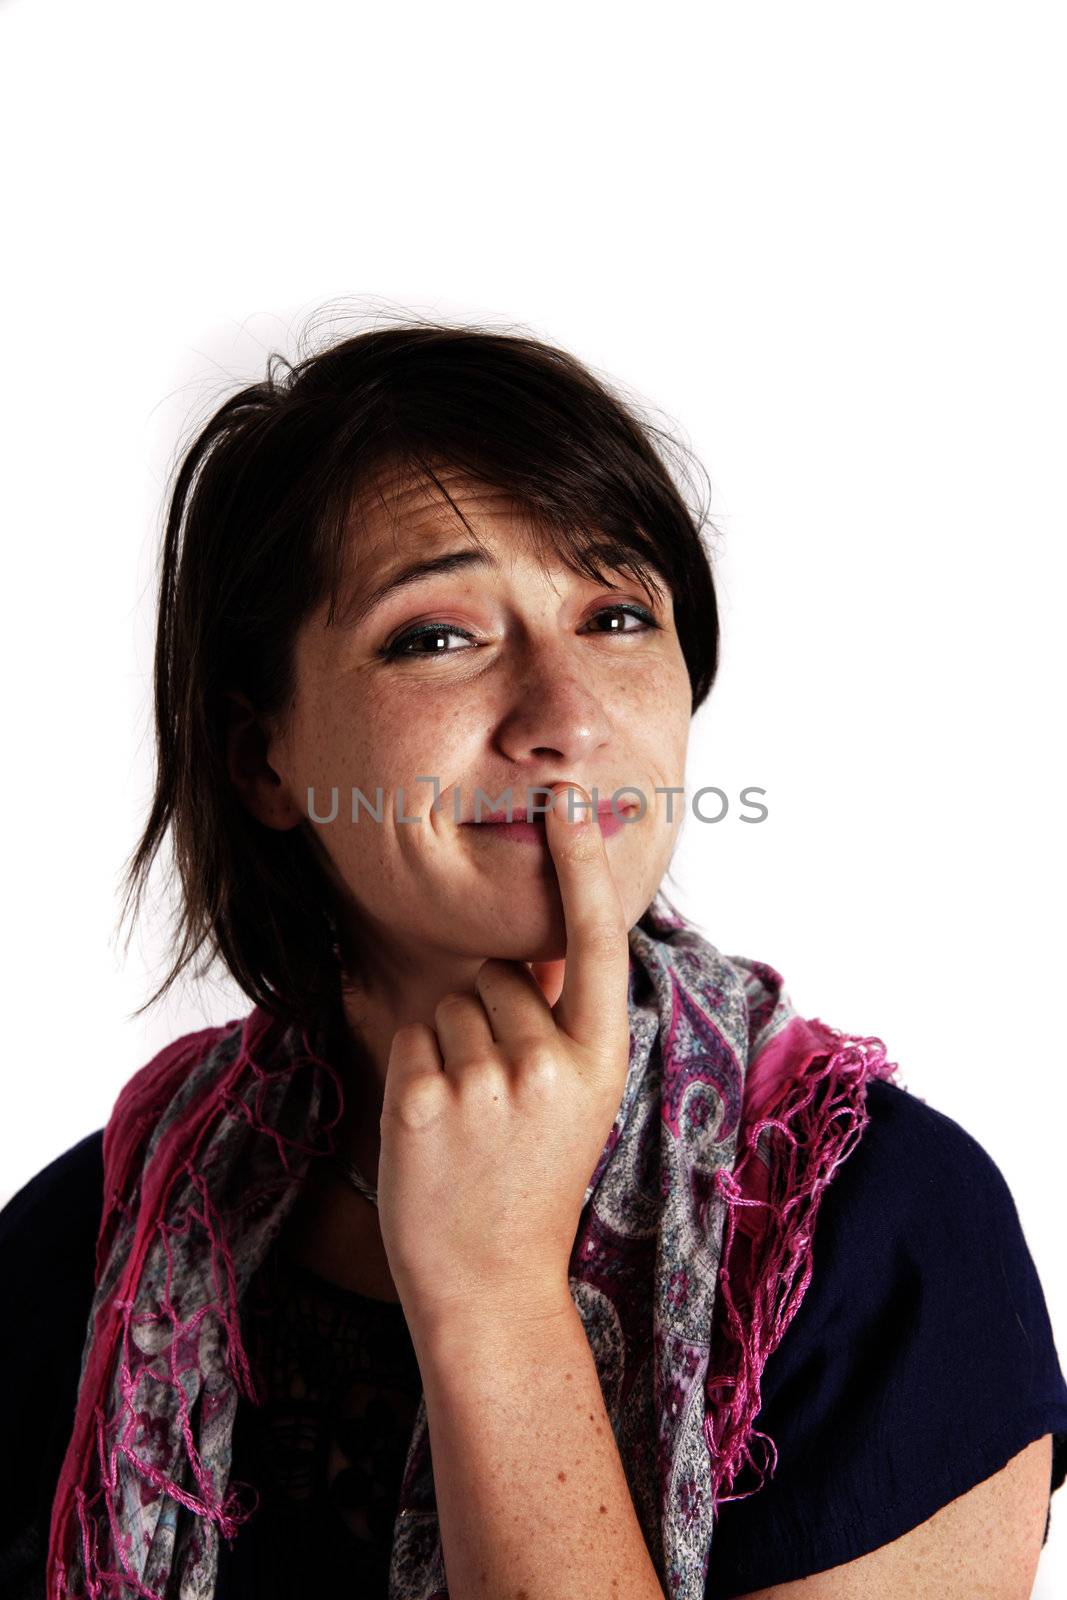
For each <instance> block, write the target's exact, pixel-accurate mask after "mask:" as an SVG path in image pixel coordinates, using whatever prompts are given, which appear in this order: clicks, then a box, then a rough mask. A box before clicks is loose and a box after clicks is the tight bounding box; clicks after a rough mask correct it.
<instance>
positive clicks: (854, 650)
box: [0, 0, 1067, 1600]
mask: <svg viewBox="0 0 1067 1600" xmlns="http://www.w3.org/2000/svg"><path fill="white" fill-rule="evenodd" d="M1065 66H1067V62H1065V51H1064V38H1063V22H1062V13H1060V12H1059V8H1057V7H1054V6H1052V5H1048V6H1041V5H1035V4H1026V3H1020V0H1014V3H1012V4H1011V5H1008V4H1000V5H982V4H974V3H971V4H963V3H962V0H960V3H958V4H955V5H950V4H945V3H939V0H923V3H922V4H915V3H910V0H908V3H899V0H898V3H897V4H896V5H893V6H880V7H874V6H864V5H855V4H836V5H831V4H825V3H813V4H808V5H804V6H795V5H788V4H781V3H771V4H763V5H759V6H752V5H743V4H733V5H715V4H711V5H705V6H703V7H700V8H697V7H695V6H692V5H686V6H682V5H679V4H674V3H660V4H658V5H656V6H654V7H651V8H645V7H642V8H640V9H637V8H634V10H633V11H632V12H628V11H626V10H625V9H621V8H620V7H619V5H618V4H617V3H616V4H612V5H607V4H595V5H593V4H569V5H566V6H561V5H558V4H554V3H553V4H545V3H544V0H542V3H541V4H539V5H538V6H536V7H527V6H523V7H508V6H503V5H500V4H494V5H488V4H484V5H483V4H478V5H474V4H470V3H459V4H453V5H450V6H440V5H426V4H405V5H403V6H380V7H377V8H375V9H368V8H360V7H343V6H341V5H339V4H334V5H330V6H327V5H323V4H309V3H307V0H305V3H304V4H303V5H302V6H301V7H299V8H297V7H294V6H292V5H284V6H283V5H279V4H273V3H264V0H258V3H257V4H256V5H254V6H252V5H235V4H233V3H227V0H212V3H211V4H210V5H207V4H203V3H202V0H195V3H191V0H186V3H185V4H184V5H183V6H181V7H178V8H175V7H168V8H156V7H146V6H144V5H143V4H132V3H131V4H122V5H118V4H114V3H110V0H109V3H103V4H101V3H99V0H97V3H96V4H93V5H88V6H87V5H85V4H83V3H79V4H77V5H75V4H63V5H57V4H47V3H37V4H31V3H29V0H14V3H12V0H8V3H6V4H4V5H3V6H2V7H0V107H2V111H0V118H2V127H0V134H2V145H3V150H4V160H3V174H2V183H3V205H2V226H3V229H4V233H5V243H4V247H3V252H2V257H0V274H2V280H0V281H2V286H3V312H4V316H3V346H2V352H3V372H2V383H0V407H2V418H0V422H2V441H3V468H2V474H0V500H2V504H0V515H2V525H3V528H4V557H5V562H4V565H5V569H6V582H5V583H4V600H3V620H4V626H3V650H4V684H5V690H6V693H5V703H4V723H3V734H4V738H3V748H4V753H5V756H6V763H5V767H6V770H5V775H4V796H5V800H6V825H5V828H4V834H3V838H4V858H5V890H6V893H5V901H6V914H5V918H4V923H5V934H6V946H7V948H6V953H5V960H4V975H5V980H6V984H7V990H6V996H5V1002H6V1003H5V1009H4V1047H5V1057H6V1060H5V1080H4V1096H5V1114H4V1116H3V1119H2V1124H0V1138H2V1152H0V1160H2V1168H0V1191H2V1198H3V1199H6V1198H7V1197H8V1196H9V1195H11V1194H12V1193H13V1192H14V1191H15V1190H16V1189H17V1188H19V1187H20V1186H21V1185H22V1184H23V1183H24V1182H26V1181H27V1180H28V1179H29V1178H30V1177H31V1175H33V1174H34V1173H35V1172H37V1171H38V1170H39V1169H40V1168H41V1167H42V1166H43V1165H44V1164H46V1163H47V1162H48V1161H50V1160H51V1159H53V1158H54V1157H55V1156H56V1155H58V1154H59V1153H60V1152H61V1151H63V1150H65V1149H67V1148H68V1147H69V1146H70V1145H71V1144H73V1143H74V1142H75V1141H77V1140H78V1139H80V1138H81V1137H82V1136H83V1135H85V1134H86V1133H88V1132H90V1131H92V1130H94V1129H96V1128H99V1127H101V1126H102V1125H103V1124H104V1122H105V1121H106V1120H107V1117H108V1115H109V1112H110V1109H111V1106H112V1104H113V1102H114V1099H115V1096H116V1095H117V1093H118V1091H119V1089H120V1088H121V1086H122V1085H123V1083H124V1082H125V1081H126V1079H127V1078H128V1077H129V1076H130V1074H131V1073H132V1072H134V1071H135V1070H136V1069H137V1068H138V1067H140V1066H141V1065H143V1063H144V1062H145V1061H147V1060H148V1058H149V1057H150V1056H151V1055H152V1054H153V1053H154V1052H155V1051H156V1050H157V1049H159V1048H160V1047H161V1046H162V1045H163V1044H165V1043H167V1042H168V1041H169V1040H171V1039H172V1038H174V1037H175V1036H176V1035H177V1034H178V1033H180V1032H185V1031H187V1030H188V1029H190V1028H194V1027H200V1026H203V1025H204V1024H205V1022H211V1021H224V1020H227V1019H229V1018H231V1017H235V1016H237V1015H240V1014H242V1013H243V1012H244V1011H246V1010H247V1009H248V1004H247V1002H246V1001H245V999H244V997H243V996H241V995H240V994H239V993H237V992H236V990H235V989H234V988H233V987H232V985H230V984H229V983H227V982H222V981H220V982H218V983H217V984H215V985H214V986H205V987H202V988H201V989H199V990H195V991H194V990H193V989H191V988H189V987H186V988H184V989H183V990H182V991H181V992H180V993H178V994H175V995H173V996H172V998H171V1000H170V1001H169V1002H168V1003H165V1004H163V1005H160V1006H158V1007H157V1008H156V1009H155V1010H154V1011H153V1012H152V1013H150V1014H149V1015H148V1016H146V1017H144V1018H141V1019H137V1020H131V1013H132V1012H133V1011H134V1009H135V1008H136V1007H137V1006H139V1005H140V1004H141V1003H142V1002H143V1001H144V1000H145V999H146V998H147V995H148V993H149V992H150V986H151V985H152V984H153V982H154V980H156V979H157V978H158V977H159V976H160V975H161V974H162V970H163V967H162V965H161V963H162V960H163V955H164V950H165V939H166V924H165V920H164V918H163V917H162V915H160V916H158V917H156V918H155V919H154V920H153V919H151V918H148V919H146V921H145V923H144V925H143V928H142V930H141V934H140V935H139V936H135V938H134V940H133V942H132V943H131V944H130V946H129V951H128V954H126V955H124V953H123V949H122V944H121V940H120V939H119V937H118V934H117V932H116V919H117V915H118V900H117V897H116V891H117V885H118V881H119V874H120V870H121V867H122V865H123V862H124V860H125V857H126V855H127V852H128V851H129V850H130V849H131V848H132V845H133V843H134V841H135V839H136V837H137V833H138V831H139V829H140V827H141V825H142V822H143V817H144V811H145V806H146V803H147V798H148V795H149V792H150V782H151V771H152V767H151V762H152V735H151V722H150V668H151V642H152V630H153V626H154V616H153V598H154V596H153V563H154V559H155V550H156V545H157V540H158V530H159V519H160V514H161V496H162V492H163V488H164V484H165V480H166V476H167V473H168V471H169V470H170V468H171V466H172V464H173V462H174V460H175V455H176V451H177V449H178V446H179V443H180V440H181V439H182V438H183V437H187V436H188V435H189V433H190V432H191V430H192V428H193V427H194V426H195V424H196V423H197V422H198V421H202V420H203V419H204V418H205V417H206V416H207V414H208V412H209V411H210V410H211V409H213V407H214V406H215V405H216V404H218V403H219V402H220V401H221V400H222V399H223V398H224V397H225V396H227V395H228V394H229V393H231V392H232V391H233V389H234V388H236V387H237V386H238V385H240V384H243V383H247V382H250V381H252V380H253V379H255V378H256V377H257V376H258V375H259V374H260V373H261V372H262V371H263V366H264V362H265V359H266V356H267V353H268V351H269V350H271V349H280V350H282V351H284V352H286V353H288V354H290V355H292V354H293V353H294V340H295V338H296V337H297V335H298V333H299V331H300V330H301V328H302V327H303V326H304V325H305V324H306V322H307V320H308V319H309V318H310V317H311V316H312V315H313V314H315V313H319V314H320V315H321V314H322V308H323V307H324V306H326V305H327V304H328V305H329V307H330V312H329V314H330V315H333V316H335V317H336V319H337V322H336V326H337V329H338V332H339V333H341V332H354V331H358V329H359V328H360V327H363V326H367V325H369V322H370V320H372V318H373V316H374V313H375V309H376V308H384V309H386V310H388V311H389V312H390V313H391V314H394V315H395V314H396V313H397V312H398V311H399V312H405V311H410V312H414V313H417V314H419V315H421V316H440V317H442V318H445V319H448V318H453V319H465V320H479V321H481V322H482V323H483V324H485V325H486V326H493V327H510V328H514V329H516V330H517V331H526V332H531V333H533V334H535V335H537V336H541V337H545V338H548V339H550V340H552V341H554V342H557V343H560V344H562V345H564V346H566V347H567V348H569V349H570V350H572V351H573V352H574V353H575V354H577V355H578V356H580V357H581V358H583V359H584V360H586V361H587V362H588V363H590V364H591V365H592V366H593V367H594V368H595V369H596V370H597V371H598V372H600V373H601V374H602V375H604V376H607V377H608V378H609V379H611V380H612V381H614V382H616V383H617V384H619V385H621V386H622V387H623V388H624V391H625V392H627V393H628V394H629V395H630V397H631V398H633V399H634V400H636V401H637V402H638V403H639V404H642V405H644V406H647V407H650V408H653V410H654V412H655V413H656V415H657V416H658V419H659V420H660V421H662V422H663V423H664V424H665V425H667V426H669V427H672V428H673V429H674V430H675V431H676V432H677V433H678V434H679V436H680V437H681V438H682V439H683V440H684V441H685V442H687V443H688V444H689V445H691V447H692V448H693V449H694V450H695V451H696V453H697V455H698V457H699V458H700V459H701V461H702V462H703V463H704V465H705V467H706V469H707V471H708V473H709V474H710V478H711V481H712V484H713V486H714V496H715V498H714V504H713V513H714V516H715V520H716V523H717V526H718V527H719V529H720V531H721V534H722V549H721V556H720V566H719V592H720V597H721V607H722V618H723V626H724V650H723V654H724V658H723V666H722V670H721V676H720V678H719V681H718V684H717V686H716V688H715V690H714V692H713V695H712V699H711V702H710V704H709V705H708V706H707V707H705V709H704V710H703V711H701V712H700V713H699V715H698V717H697V720H696V723H695V725H694V730H693V740H692V758H691V762H690V785H691V788H696V787H698V786H699V785H701V784H704V783H714V784H718V785H720V786H721V787H723V788H724V789H726V791H727V792H728V793H729V794H730V795H732V796H736V795H737V793H738V792H739V790H740V789H741V788H742V787H743V786H744V785H745V784H759V785H762V786H764V787H765V788H766V789H767V791H768V798H767V803H768V806H769V808H770V816H769V818H768V820H767V822H766V823H765V824H763V825H761V826H758V827H752V826H746V825H743V824H741V823H740V822H739V821H737V820H736V811H735V813H732V814H731V815H730V816H729V817H728V818H727V820H725V821H724V822H723V823H721V824H720V825H718V826H715V827H713V826H710V825H701V824H699V823H695V822H693V821H690V822H688V823H687V824H686V828H685V831H684V833H683V838H682V843H681V845H680V848H679V850H678V852H677V854H676V856H675V861H674V865H673V868H672V879H671V881H669V882H668V883H667V885H666V887H667V889H668V892H669V893H670V894H672V896H673V897H674V898H675V900H676V901H677V902H678V903H679V904H680V905H681V906H682V908H683V909H684V910H685V911H687V913H688V914H689V915H690V916H691V917H692V918H693V919H694V920H695V921H696V922H697V923H698V925H700V926H701V927H702V929H703V930H704V931H705V932H706V933H707V934H708V936H709V937H710V938H712V939H713V941H714V942H715V943H716V944H717V945H718V946H719V947H720V948H721V949H723V950H725V951H727V952H730V953H743V954H748V955H753V956H757V957H759V958H761V959H763V960H765V961H768V962H770V963H771V964H772V965H773V966H775V967H777V968H778V969H779V970H780V971H781V972H782V973H784V974H785V976H786V979H787V983H788V987H789V990H790V993H791V995H792V997H793V999H794V1002H795V1003H796V1005H797V1006H798V1009H800V1010H801V1011H802V1012H804V1013H805V1014H807V1015H818V1016H821V1017H822V1018H824V1019H825V1020H827V1021H829V1022H832V1023H833V1024H834V1025H835V1026H838V1027H841V1028H845V1029H849V1030H853V1031H858V1032H861V1033H874V1034H877V1035H878V1036H879V1037H880V1038H882V1039H883V1040H884V1041H885V1042H886V1045H887V1047H888V1049H889V1054H890V1056H891V1057H892V1058H893V1059H895V1060H897V1061H898V1062H899V1063H900V1065H901V1081H903V1082H904V1084H905V1085H906V1086H907V1087H908V1088H910V1089H911V1090H912V1091H913V1092H914V1093H916V1094H919V1095H921V1096H922V1097H923V1098H924V1099H926V1100H927V1101H928V1102H929V1103H930V1104H932V1105H934V1106H936V1107H937V1108H939V1109H940V1110H942V1111H944V1112H946V1113H947V1114H948V1115H950V1116H952V1117H953V1118H954V1119H955V1120H956V1121H958V1122H960V1123H961V1124H962V1125H963V1126H964V1127H965V1128H967V1129H968V1130H969V1131H970V1132H971V1133H972V1134H973V1135H974V1136H975V1137H976V1138H977V1139H978V1140H979V1141H980V1142H981V1143H982V1144H983V1145H984V1147H985V1148H986V1150H987V1151H988V1152H989V1153H990V1154H991V1155H992V1156H993V1158H994V1159H995V1161H996V1162H997V1164H998V1165H999V1167H1000V1169H1001V1171H1002V1172H1003V1173H1004V1175H1005V1177H1006V1179H1007V1181H1008V1183H1009V1185H1010V1187H1011V1190H1012V1193H1013V1195H1014V1197H1015V1200H1016V1204H1017V1206H1018V1209H1019V1214H1020V1217H1021V1219H1022V1224H1023V1228H1024V1231H1025V1234H1026V1238H1027V1241H1028V1243H1029V1246H1030V1249H1031V1252H1032V1254H1033V1256H1034V1259H1035V1261H1036V1263H1037V1266H1038V1270H1039V1273H1040V1276H1041V1279H1042V1282H1043V1285H1044V1289H1045V1293H1046V1296H1047V1300H1048V1304H1049V1308H1050V1313H1051V1315H1052V1320H1053V1327H1054V1329H1055V1330H1056V1331H1057V1333H1058V1336H1059V1344H1060V1348H1061V1350H1065V1351H1067V1252H1065V1251H1064V1249H1063V1198H1062V1196H1063V1184H1062V1163H1063V1156H1062V1145H1063V1122H1064V1114H1065V1111H1067V1095H1065V1093H1064V1088H1063V1081H1064V1055H1063V1048H1062V1038H1063V1030H1062V1023H1061V1016H1060V1007H1061V1005H1062V1002H1063V994H1064V984H1063V979H1064V956H1065V951H1064V940H1063V936H1062V921H1063V913H1062V909H1061V908H1062V903H1063V890H1064V879H1063V854H1062V850H1061V837H1062V829H1063V817H1062V810H1063V787H1062V780H1061V762H1060V750H1061V747H1062V705H1061V702H1062V675H1061V664H1062V656H1061V651H1060V635H1061V615H1062V611H1063V594H1064V579H1065V576H1067V574H1065V570H1064V557H1063V547H1064V533H1065V527H1064V502H1065V490H1064V460H1063V442H1064V422H1065V414H1064V413H1065V403H1064V370H1065V361H1067V340H1065V318H1064V296H1063V285H1064V283H1065V282H1067V260H1065V250H1064V235H1063V231H1062V223H1063V213H1064V184H1063V175H1064V174H1063V152H1064V136H1065V131H1067V130H1065V127H1064V121H1065V117H1064V96H1063V92H1062V89H1063V81H1064V76H1065ZM1015 1377H1016V1375H1015V1374H1013V1373H1012V1372H1005V1373H1004V1375H1003V1381H1004V1382H1005V1383H1008V1384H1010V1383H1012V1382H1013V1381H1015ZM946 1449H951V1441H950V1440H946ZM1062 1498H1063V1497H1061V1496H1057V1497H1056V1498H1055V1499H1054V1500H1053V1518H1052V1522H1053V1526H1052V1532H1051V1534H1050V1537H1049V1543H1048V1546H1047V1547H1046V1550H1045V1552H1044V1554H1043V1556H1042V1560H1041V1567H1040V1572H1039V1577H1038V1583H1037V1587H1036V1589H1035V1591H1034V1592H1035V1594H1036V1595H1038V1596H1039V1597H1045V1600H1050V1597H1051V1596H1053V1595H1054V1594H1056V1593H1063V1592H1065V1591H1067V1501H1065V1502H1064V1503H1063V1504H1061V1503H1060V1501H1061V1499H1062Z"/></svg>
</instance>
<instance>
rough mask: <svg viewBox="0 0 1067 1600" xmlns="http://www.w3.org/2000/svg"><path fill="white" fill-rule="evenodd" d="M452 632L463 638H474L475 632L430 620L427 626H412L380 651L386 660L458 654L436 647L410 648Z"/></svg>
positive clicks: (448, 623)
mask: <svg viewBox="0 0 1067 1600" xmlns="http://www.w3.org/2000/svg"><path fill="white" fill-rule="evenodd" d="M450 633H454V634H456V635H458V637H459V638H461V639H473V637H474V635H473V634H471V633H467V631H466V630H465V629H464V628H456V627H454V626H453V625H452V623H450V622H429V623H427V624H426V625H425V627H422V628H411V629H409V630H408V632H407V633H402V634H400V635H399V636H398V637H397V638H395V639H393V640H391V642H390V643H389V644H387V645H385V647H384V648H383V649H382V651H381V652H380V653H381V655H382V656H384V658H385V659H386V661H394V660H397V659H404V658H406V659H407V660H409V661H413V660H414V659H415V658H416V657H417V656H428V657H429V656H454V655H455V654H456V651H455V650H442V649H440V648H436V647H435V648H434V649H432V650H419V649H411V648H410V646H412V645H416V646H417V645H419V644H421V643H422V641H423V640H424V639H440V638H442V637H444V636H446V635H448V634H450ZM459 653H460V654H462V653H463V652H462V651H460V652H459Z"/></svg>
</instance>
